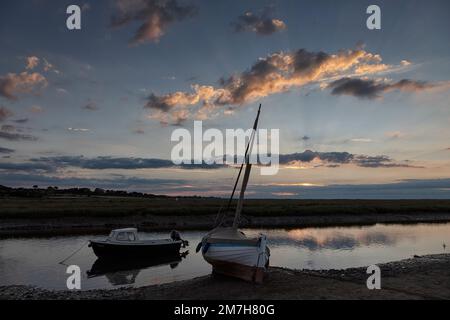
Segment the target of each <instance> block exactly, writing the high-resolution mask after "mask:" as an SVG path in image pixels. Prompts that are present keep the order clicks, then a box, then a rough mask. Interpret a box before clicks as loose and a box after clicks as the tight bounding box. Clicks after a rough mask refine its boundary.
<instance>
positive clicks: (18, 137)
mask: <svg viewBox="0 0 450 320" xmlns="http://www.w3.org/2000/svg"><path fill="white" fill-rule="evenodd" d="M0 139H4V140H9V141H37V140H38V138H37V137H35V136H32V135H28V134H21V133H11V132H8V131H0Z"/></svg>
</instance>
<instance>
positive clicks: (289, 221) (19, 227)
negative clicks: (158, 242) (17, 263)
mask: <svg viewBox="0 0 450 320" xmlns="http://www.w3.org/2000/svg"><path fill="white" fill-rule="evenodd" d="M215 218H216V215H202V216H195V215H193V216H170V215H168V216H162V215H157V216H153V215H149V216H128V217H121V218H118V217H115V218H108V217H93V218H89V217H78V218H76V217H67V218H46V219H3V220H2V219H0V237H12V236H14V237H19V236H39V235H42V236H48V235H70V234H94V233H108V232H109V231H110V230H111V229H115V228H122V227H131V226H134V227H137V228H138V229H139V230H141V231H157V230H171V229H177V230H208V229H211V228H212V227H213V225H214V222H215ZM448 221H450V213H414V214H398V213H397V214H395V213H392V214H388V213H385V214H359V215H354V214H352V215H350V214H348V215H346V214H339V215H337V214H334V215H310V216H262V217H254V216H246V215H244V216H243V217H242V223H241V226H242V227H243V228H299V227H321V226H323V227H325V226H345V225H372V224H376V223H425V222H426V223H437V222H448Z"/></svg>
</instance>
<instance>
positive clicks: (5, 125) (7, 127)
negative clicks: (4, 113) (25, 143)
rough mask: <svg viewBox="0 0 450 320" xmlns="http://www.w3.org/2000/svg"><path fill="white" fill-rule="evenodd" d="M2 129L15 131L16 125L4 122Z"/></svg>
mask: <svg viewBox="0 0 450 320" xmlns="http://www.w3.org/2000/svg"><path fill="white" fill-rule="evenodd" d="M0 130H1V131H4V132H14V131H16V127H15V126H13V125H10V124H4V125H2V127H1V128H0Z"/></svg>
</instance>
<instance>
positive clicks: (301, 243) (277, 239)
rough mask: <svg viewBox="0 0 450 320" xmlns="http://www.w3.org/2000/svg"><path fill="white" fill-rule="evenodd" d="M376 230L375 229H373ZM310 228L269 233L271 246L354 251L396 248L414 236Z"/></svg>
mask: <svg viewBox="0 0 450 320" xmlns="http://www.w3.org/2000/svg"><path fill="white" fill-rule="evenodd" d="M373 228H375V227H373ZM344 230H345V231H343V229H342V228H322V229H320V228H314V229H312V228H308V229H293V230H287V231H282V232H280V231H278V230H277V231H269V236H270V237H269V239H270V244H273V245H277V246H282V245H291V246H292V245H296V246H298V247H302V248H306V249H308V250H310V251H317V250H323V249H331V250H353V249H355V248H358V247H366V246H374V245H380V246H395V245H396V244H397V242H398V240H400V239H405V237H407V238H408V239H409V240H411V241H413V240H414V239H415V236H414V235H407V234H402V235H400V234H398V233H396V232H392V230H389V232H387V231H386V230H383V231H378V230H372V229H370V230H367V229H363V228H353V229H352V228H347V229H344Z"/></svg>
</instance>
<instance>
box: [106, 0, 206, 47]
mask: <svg viewBox="0 0 450 320" xmlns="http://www.w3.org/2000/svg"><path fill="white" fill-rule="evenodd" d="M116 8H117V14H116V15H115V16H114V17H113V18H112V23H111V24H112V26H113V27H122V26H125V25H128V24H130V23H132V22H139V23H140V27H139V29H138V30H137V31H136V33H135V35H134V37H133V38H132V39H131V40H130V43H131V44H133V45H139V44H143V43H145V42H158V41H159V40H160V39H161V37H162V36H163V35H164V34H165V32H166V30H167V29H168V28H169V26H170V25H171V24H173V23H174V22H177V21H182V20H184V19H186V18H188V17H192V16H193V15H194V14H195V13H196V12H197V9H196V7H194V6H191V5H186V6H183V5H180V4H178V1H177V0H116Z"/></svg>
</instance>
